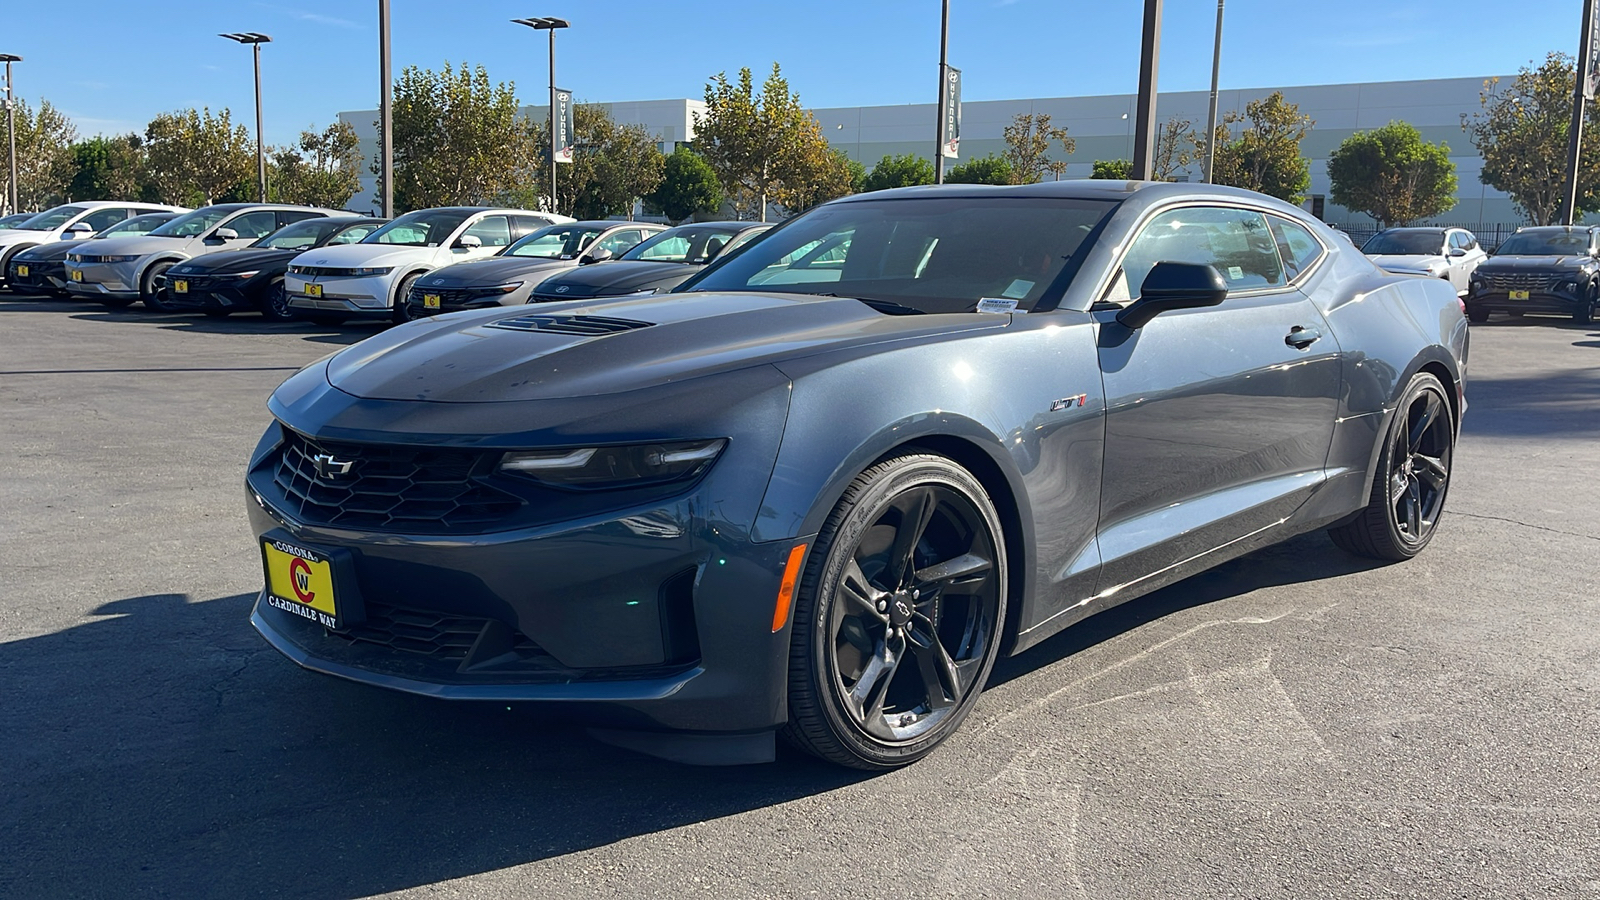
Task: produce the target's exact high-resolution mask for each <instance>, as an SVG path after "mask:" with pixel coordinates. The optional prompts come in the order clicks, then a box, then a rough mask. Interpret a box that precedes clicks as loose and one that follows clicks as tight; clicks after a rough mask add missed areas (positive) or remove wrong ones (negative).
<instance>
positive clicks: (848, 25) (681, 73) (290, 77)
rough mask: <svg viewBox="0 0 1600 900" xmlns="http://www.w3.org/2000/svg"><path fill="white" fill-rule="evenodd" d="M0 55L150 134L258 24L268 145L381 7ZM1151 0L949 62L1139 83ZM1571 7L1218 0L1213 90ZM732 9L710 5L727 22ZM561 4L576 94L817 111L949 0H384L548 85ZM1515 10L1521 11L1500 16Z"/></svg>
mask: <svg viewBox="0 0 1600 900" xmlns="http://www.w3.org/2000/svg"><path fill="white" fill-rule="evenodd" d="M7 5H8V6H9V7H11V8H9V9H8V10H7V11H6V14H5V18H4V27H3V29H0V52H7V53H15V54H18V55H21V56H23V57H24V58H25V61H24V62H22V63H20V64H18V65H17V67H16V70H15V72H16V79H17V90H18V92H19V94H21V95H22V96H24V97H26V98H28V99H29V100H30V101H34V102H36V101H37V99H38V98H39V97H41V96H43V97H46V98H48V99H49V100H50V101H51V102H52V103H54V104H55V105H56V106H58V107H60V108H61V109H63V110H64V111H66V112H67V113H68V114H70V115H71V116H72V117H73V119H74V120H75V121H76V122H77V124H78V127H79V131H80V132H81V133H82V134H84V135H85V136H87V135H90V134H94V133H96V132H106V133H114V132H120V131H129V130H142V128H143V126H144V123H146V122H148V121H149V119H150V118H151V117H152V116H154V115H155V114H156V113H159V112H163V111H168V110H174V109H180V108H184V107H188V106H196V107H199V106H208V105H209V106H210V107H212V108H213V109H218V108H221V107H230V108H232V110H233V111H234V115H235V116H236V118H237V119H238V120H240V121H246V122H248V121H249V120H250V118H251V117H252V116H253V109H254V107H253V97H252V93H251V92H252V86H251V71H250V55H249V54H250V51H249V49H248V48H246V47H242V46H240V45H238V44H234V43H232V42H231V41H226V40H223V39H222V38H220V37H217V36H216V35H217V34H218V33H220V32H225V31H261V32H265V33H267V34H270V35H272V36H273V38H274V41H275V42H274V43H273V44H270V45H268V46H267V47H265V49H264V50H263V53H262V73H263V83H264V93H265V99H264V106H265V118H266V132H267V135H266V136H267V141H268V142H269V143H287V142H288V141H290V140H292V139H293V138H294V137H295V136H296V135H297V134H298V132H299V131H300V130H301V129H302V128H306V127H310V126H312V125H316V126H319V127H320V126H325V125H327V124H328V123H329V122H330V121H332V120H333V118H334V116H335V114H336V113H338V112H340V111H341V110H350V109H366V108H372V107H375V106H376V105H377V3H376V0H274V2H265V0H225V2H224V0H161V2H138V3H128V2H114V0H78V2H75V3H73V2H48V3H23V2H17V3H8V4H7ZM1142 8H1143V4H1142V2H1141V0H951V40H950V61H951V64H952V65H955V66H957V67H959V68H961V69H962V70H963V71H964V73H965V84H964V87H963V90H964V94H965V97H966V98H967V99H969V100H996V99H1007V98H1022V97H1051V96H1078V95H1089V94H1115V93H1124V92H1131V91H1133V90H1134V89H1135V88H1136V87H1137V73H1138V53H1139V27H1140V15H1141V10H1142ZM1581 9H1582V3H1581V0H1525V2H1515V0H1492V2H1491V0H1451V2H1440V0H1338V2H1325V0H1314V2H1313V0H1300V2H1296V0H1228V4H1227V14H1228V18H1227V24H1226V26H1225V28H1224V45H1223V65H1222V86H1223V87H1224V88H1248V87H1261V86H1272V85H1290V84H1318V83H1330V82H1347V81H1386V80H1392V79H1413V78H1446V77H1459V76H1481V75H1490V74H1497V73H1507V74H1509V73H1513V72H1515V71H1516V70H1517V69H1518V68H1519V67H1520V66H1522V65H1524V64H1526V63H1528V62H1529V61H1531V60H1534V59H1536V58H1542V57H1543V56H1544V54H1545V53H1547V52H1549V51H1551V50H1563V51H1566V52H1568V53H1571V52H1573V50H1574V49H1575V47H1576V45H1577V37H1578V24H1579V16H1580V13H1581ZM719 14H720V15H721V18H720V19H719V18H714V16H716V15H719ZM543 15H552V16H561V17H564V18H567V19H569V20H571V22H572V23H573V27H572V28H571V29H569V30H567V31H563V32H561V33H560V35H559V37H558V38H557V51H556V52H557V66H558V75H557V78H558V80H559V81H560V82H561V83H562V86H563V87H569V88H572V89H574V90H575V91H576V92H577V95H578V98H579V100H587V101H613V100H652V99H665V98H672V97H699V96H701V94H702V93H703V92H704V88H705V82H706V79H707V78H708V77H709V76H711V75H713V74H715V73H717V72H719V71H723V70H727V71H730V72H731V71H733V70H736V69H738V68H739V67H740V66H750V67H751V68H752V69H755V70H756V71H757V72H758V73H763V72H764V71H765V70H766V69H767V68H768V67H769V66H770V65H771V64H772V62H773V61H777V62H779V63H782V65H783V68H784V73H785V74H786V75H787V76H788V77H789V79H790V83H791V86H792V87H793V88H794V89H795V90H796V91H797V92H799V94H800V98H801V101H802V102H804V103H805V104H806V105H808V106H815V107H826V106H855V105H868V104H892V103H916V102H924V101H931V99H932V98H931V96H930V95H931V94H933V92H934V87H935V85H936V81H935V78H936V72H937V69H936V66H937V62H938V28H939V3H938V0H851V2H844V0H807V2H804V3H800V2H792V0H791V2H782V0H747V2H742V3H741V2H731V3H730V2H711V3H686V2H682V0H679V2H660V0H655V2H635V0H610V2H607V3H593V2H583V3H578V2H572V0H517V2H501V0H445V2H440V0H393V16H394V34H393V54H394V66H395V71H396V74H398V73H399V70H400V69H401V68H402V67H404V66H406V65H418V66H423V67H428V68H438V67H439V66H440V65H441V64H442V63H444V62H445V61H446V60H449V61H453V62H458V63H459V62H461V61H463V60H465V61H467V62H470V63H473V64H482V65H484V66H486V67H487V68H488V70H489V74H490V75H491V77H493V78H494V79H495V80H509V81H515V82H516V83H517V92H518V95H519V96H520V97H522V98H523V99H524V100H528V101H531V100H534V99H536V98H538V97H540V96H542V91H543V86H544V83H545V80H546V77H545V71H546V66H547V65H548V63H547V60H546V43H545V40H544V38H543V35H542V34H535V33H534V32H532V31H530V30H528V29H525V28H522V27H519V26H516V25H512V24H510V22H509V21H508V20H509V19H512V18H516V17H520V16H543ZM1215 15H1216V5H1215V4H1214V3H1212V2H1211V0H1166V16H1165V22H1164V32H1163V51H1164V52H1163V57H1162V61H1161V73H1160V74H1161V79H1160V87H1161V88H1162V89H1165V90H1196V89H1199V90H1203V89H1205V88H1206V87H1208V86H1209V84H1210V77H1211V41H1212V24H1213V21H1214V17H1215ZM1508 16H1509V18H1508Z"/></svg>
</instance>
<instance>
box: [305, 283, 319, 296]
mask: <svg viewBox="0 0 1600 900" xmlns="http://www.w3.org/2000/svg"><path fill="white" fill-rule="evenodd" d="M306 296H307V297H321V296H322V285H320V284H308V285H306Z"/></svg>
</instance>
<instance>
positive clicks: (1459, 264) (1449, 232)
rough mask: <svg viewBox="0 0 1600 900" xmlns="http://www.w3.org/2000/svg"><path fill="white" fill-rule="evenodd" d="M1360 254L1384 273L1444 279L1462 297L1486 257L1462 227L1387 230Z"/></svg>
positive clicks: (1487, 254)
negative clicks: (1364, 255) (1363, 254)
mask: <svg viewBox="0 0 1600 900" xmlns="http://www.w3.org/2000/svg"><path fill="white" fill-rule="evenodd" d="M1361 252H1362V253H1365V254H1366V255H1367V257H1368V258H1370V259H1371V260H1372V261H1373V262H1374V263H1377V264H1378V267H1379V268H1381V269H1384V270H1385V271H1389V272H1394V273H1396V274H1404V275H1426V276H1428V277H1429V278H1443V279H1444V280H1445V281H1448V282H1450V283H1451V284H1452V285H1454V286H1455V289H1456V295H1457V296H1461V297H1465V296H1466V295H1467V284H1468V282H1470V281H1471V280H1472V273H1473V272H1474V271H1475V270H1476V269H1477V268H1478V264H1479V263H1481V262H1483V261H1484V260H1485V259H1488V258H1489V253H1488V251H1486V250H1484V249H1483V248H1482V247H1480V246H1478V238H1477V236H1476V235H1474V234H1473V233H1472V232H1470V231H1468V230H1466V229H1465V228H1421V227H1418V228H1389V229H1386V230H1384V231H1380V232H1378V233H1377V234H1375V235H1373V236H1372V237H1370V238H1368V239H1367V242H1366V243H1365V244H1363V245H1362V247H1361Z"/></svg>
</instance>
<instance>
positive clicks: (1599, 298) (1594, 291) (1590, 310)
mask: <svg viewBox="0 0 1600 900" xmlns="http://www.w3.org/2000/svg"><path fill="white" fill-rule="evenodd" d="M1584 301H1585V302H1584V303H1583V305H1581V306H1579V307H1578V308H1577V309H1576V310H1575V311H1573V313H1572V321H1573V322H1576V323H1577V324H1579V325H1589V324H1591V323H1593V322H1594V320H1595V316H1596V307H1597V306H1600V287H1593V288H1590V289H1589V292H1588V294H1587V295H1586V296H1585V297H1584Z"/></svg>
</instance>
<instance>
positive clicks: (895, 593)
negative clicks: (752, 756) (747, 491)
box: [783, 454, 1007, 770]
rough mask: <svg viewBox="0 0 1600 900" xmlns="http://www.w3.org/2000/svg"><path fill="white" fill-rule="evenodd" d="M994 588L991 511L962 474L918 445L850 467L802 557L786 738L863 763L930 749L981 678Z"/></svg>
mask: <svg viewBox="0 0 1600 900" xmlns="http://www.w3.org/2000/svg"><path fill="white" fill-rule="evenodd" d="M1006 590H1007V582H1006V556H1005V541H1004V537H1003V534H1002V531H1001V526H1000V519H999V515H998V514H997V513H996V512H995V508H994V504H993V503H992V502H991V501H990V499H989V495H988V493H987V492H986V491H985V490H984V488H983V486H982V485H980V484H979V483H978V481H977V479H975V478H973V477H972V475H971V474H970V473H968V472H967V471H966V470H965V469H963V468H961V467H960V466H958V465H956V464H955V463H954V462H952V461H951V460H949V459H946V458H945V457H942V456H933V455H930V454H911V455H907V456H900V457H896V458H894V459H890V460H888V461H886V462H882V463H879V464H878V465H875V466H873V467H872V468H870V469H868V470H867V471H865V472H863V473H861V475H859V476H857V477H856V479H855V481H853V482H852V483H851V484H850V487H849V488H848V489H847V490H846V491H845V493H844V496H843V497H842V498H841V499H840V500H839V503H838V505H837V506H835V507H834V509H833V512H832V514H830V515H829V516H828V520H827V522H825V523H824V525H823V527H822V531H821V532H820V533H819V534H818V536H817V540H816V544H815V545H814V546H813V548H812V550H811V557H810V559H809V560H808V562H807V563H806V574H805V578H804V580H803V581H802V583H801V587H800V590H799V592H798V595H797V598H796V605H795V612H794V629H793V633H792V636H791V639H790V651H789V722H788V724H787V725H786V726H785V727H784V731H783V734H784V736H785V738H786V739H787V740H789V741H790V742H791V743H793V744H795V745H797V746H799V747H800V748H802V749H804V750H806V751H808V752H811V753H814V754H816V755H817V756H820V757H822V758H824V759H827V760H830V761H832V762H835V763H839V764H841V765H846V766H851V767H853V768H858V769H868V770H884V769H892V768H895V767H898V766H903V765H907V764H909V763H912V762H915V761H917V760H918V759H921V758H922V757H924V756H926V755H927V754H928V753H930V752H932V751H933V749H934V748H935V747H938V746H939V744H941V743H943V742H944V740H945V739H946V738H948V737H949V736H950V735H951V734H953V733H954V732H955V730H956V729H957V728H958V727H960V725H961V722H962V720H963V719H965V718H966V717H967V714H968V713H969V712H971V710H972V708H973V706H974V705H975V703H976V702H977V699H978V695H979V693H980V692H981V691H982V690H983V685H984V682H985V680H986V679H987V678H988V677H989V671H990V669H991V668H992V667H993V666H994V661H995V658H996V656H997V654H998V652H999V647H1000V636H1001V630H1002V628H1003V627H1004V623H1005V618H1006Z"/></svg>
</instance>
